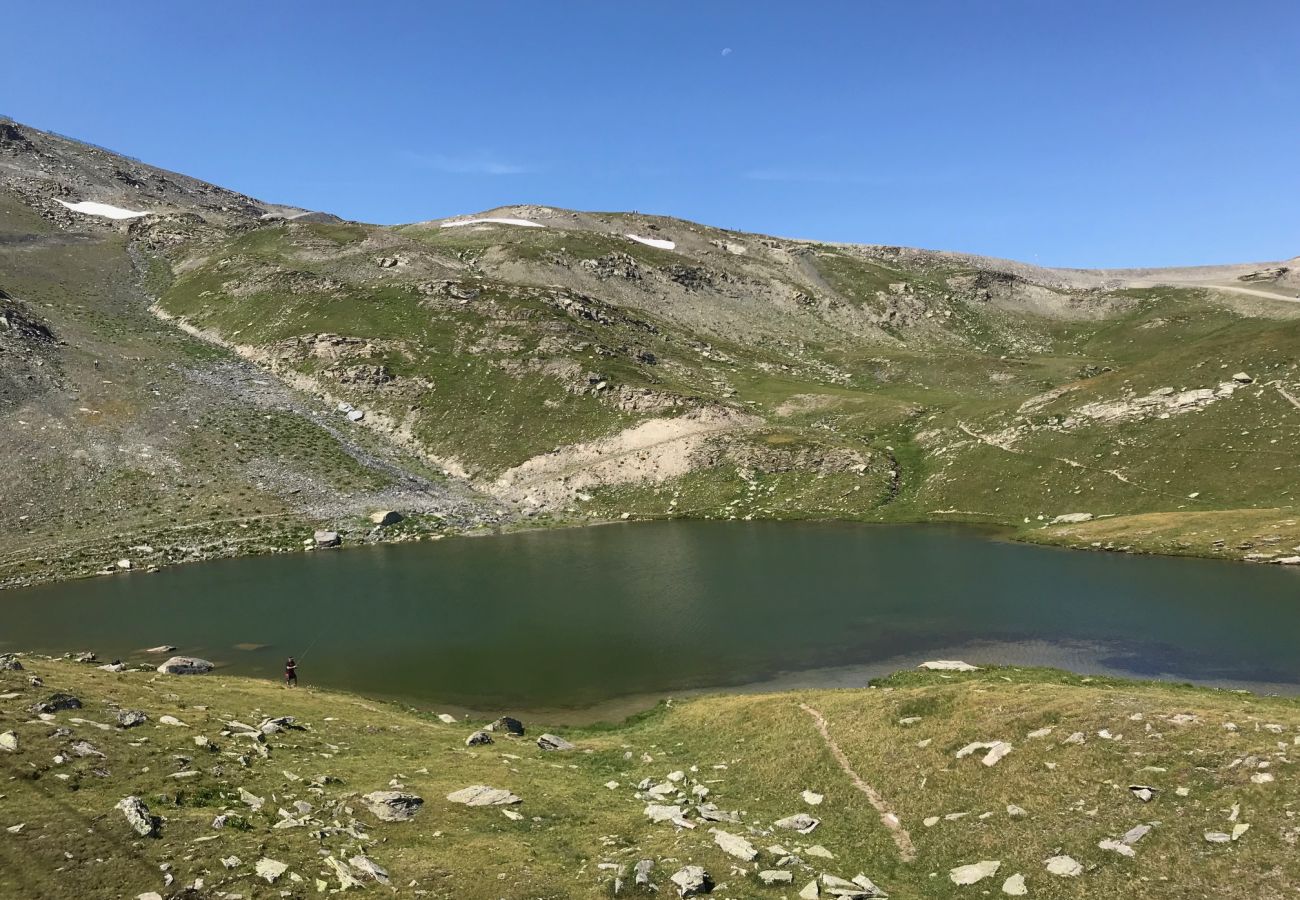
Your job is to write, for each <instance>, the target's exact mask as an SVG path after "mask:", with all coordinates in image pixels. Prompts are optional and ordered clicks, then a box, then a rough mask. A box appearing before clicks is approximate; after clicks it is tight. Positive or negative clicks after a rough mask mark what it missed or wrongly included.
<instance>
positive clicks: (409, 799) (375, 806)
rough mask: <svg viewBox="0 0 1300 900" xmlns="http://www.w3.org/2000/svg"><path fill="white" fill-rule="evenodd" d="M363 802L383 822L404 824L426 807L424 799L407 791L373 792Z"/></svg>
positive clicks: (363, 798)
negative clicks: (422, 807) (421, 808)
mask: <svg viewBox="0 0 1300 900" xmlns="http://www.w3.org/2000/svg"><path fill="white" fill-rule="evenodd" d="M361 802H362V803H364V804H365V805H366V808H367V809H369V810H370V812H371V814H372V815H374V817H375V818H376V819H379V820H380V821H383V822H404V821H406V820H407V819H410V818H412V817H413V816H414V815H415V814H416V813H417V812H419V811H420V807H421V806H423V805H424V799H423V798H421V797H417V796H416V795H415V794H408V793H406V792H405V791H372V792H371V793H369V794H366V795H365V796H364V797H362V798H361Z"/></svg>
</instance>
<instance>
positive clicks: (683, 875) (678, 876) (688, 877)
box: [669, 866, 713, 897]
mask: <svg viewBox="0 0 1300 900" xmlns="http://www.w3.org/2000/svg"><path fill="white" fill-rule="evenodd" d="M669 880H670V881H671V882H672V883H673V884H675V885H677V896H679V897H694V896H697V895H699V894H707V893H710V892H711V891H712V890H713V879H712V878H710V877H709V873H708V872H706V871H704V869H703V868H702V867H700V866H682V867H681V868H680V869H678V870H677V871H676V872H674V873H673V875H672V877H671V878H670V879H669Z"/></svg>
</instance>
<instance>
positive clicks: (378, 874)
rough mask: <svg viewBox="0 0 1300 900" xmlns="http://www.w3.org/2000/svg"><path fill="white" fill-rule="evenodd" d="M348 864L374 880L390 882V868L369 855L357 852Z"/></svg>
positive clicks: (383, 882)
mask: <svg viewBox="0 0 1300 900" xmlns="http://www.w3.org/2000/svg"><path fill="white" fill-rule="evenodd" d="M348 865H350V866H352V868H354V869H356V870H357V871H358V872H360V873H361V874H362V875H363V876H365V877H366V878H369V879H371V880H372V881H378V882H379V883H380V884H388V870H387V869H385V868H384V867H383V866H381V865H379V863H377V862H375V861H374V860H373V859H371V858H370V857H368V856H363V855H361V854H357V855H356V856H354V857H352V858H351V859H349V860H348Z"/></svg>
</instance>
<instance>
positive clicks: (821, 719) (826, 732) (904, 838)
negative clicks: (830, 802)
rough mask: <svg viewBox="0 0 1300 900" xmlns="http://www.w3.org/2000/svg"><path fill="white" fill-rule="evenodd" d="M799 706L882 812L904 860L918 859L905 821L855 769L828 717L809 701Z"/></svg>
mask: <svg viewBox="0 0 1300 900" xmlns="http://www.w3.org/2000/svg"><path fill="white" fill-rule="evenodd" d="M799 708H800V709H802V710H803V711H804V712H806V713H807V714H808V715H810V716H812V718H813V722H815V723H816V724H817V730H818V731H819V732H820V733H821V736H822V740H823V741H825V742H826V746H827V747H828V748H829V749H830V751H831V756H834V757H835V761H836V762H837V763H839V766H840V768H841V769H843V770H844V774H845V775H847V776H848V777H849V781H850V782H851V783H852V784H853V786H854V787H855V788H857V789H858V790H860V791H861V792H862V793H864V794H866V795H867V800H868V801H870V803H871V805H872V806H873V807H875V810H876V812H878V813H880V822H881V824H882V825H884V826H885V827H886V828H888V829H889V833H890V835H891V836H892V837H893V839H894V843H895V844H896V845H897V846H898V855H899V856H900V857H901V858H902V860H903V862H911V861H912V860H914V859H916V845H914V844H913V843H912V836H911V835H910V834H908V832H907V829H906V828H904V827H903V823H902V821H900V820H899V818H898V814H897V813H895V812H894V810H893V809H892V808H891V807H890V806H889V804H888V803H886V802H885V798H884V797H882V796H880V792H879V791H877V790H876V789H875V788H873V787H872V786H871V785H869V784H867V783H866V782H865V781H863V780H862V776H860V775H859V774H858V773H857V772H855V771H853V766H852V764H850V763H849V758H848V757H847V756H845V755H844V751H843V750H841V749H840V745H839V744H837V743H835V739H834V738H832V737H831V732H830V728H829V726H827V724H826V717H825V716H823V715H822V714H821V712H820V711H818V710H816V709H813V708H812V707H811V706H809V705H808V704H807V703H800V704H799Z"/></svg>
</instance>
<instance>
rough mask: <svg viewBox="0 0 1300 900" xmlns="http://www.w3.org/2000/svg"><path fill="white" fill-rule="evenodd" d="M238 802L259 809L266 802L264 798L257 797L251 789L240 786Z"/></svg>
mask: <svg viewBox="0 0 1300 900" xmlns="http://www.w3.org/2000/svg"><path fill="white" fill-rule="evenodd" d="M239 802H240V803H242V804H244V805H245V806H247V807H248V808H249V809H252V810H259V809H261V808H262V807H263V806H264V805H265V804H266V798H264V797H259V796H257V795H256V794H254V793H253V792H252V791H249V790H245V789H244V788H242V787H241V788H240V789H239Z"/></svg>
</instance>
